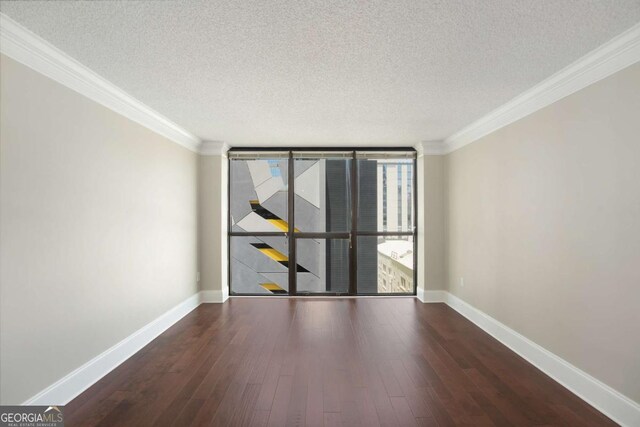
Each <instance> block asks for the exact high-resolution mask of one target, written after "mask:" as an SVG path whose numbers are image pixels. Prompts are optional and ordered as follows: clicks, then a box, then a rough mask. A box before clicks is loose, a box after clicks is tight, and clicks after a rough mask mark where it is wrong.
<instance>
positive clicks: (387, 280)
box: [358, 236, 415, 294]
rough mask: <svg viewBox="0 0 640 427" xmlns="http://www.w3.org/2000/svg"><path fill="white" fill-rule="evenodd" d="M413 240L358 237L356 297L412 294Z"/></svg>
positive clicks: (410, 237)
mask: <svg viewBox="0 0 640 427" xmlns="http://www.w3.org/2000/svg"><path fill="white" fill-rule="evenodd" d="M414 250H415V248H414V245H413V236H359V237H358V293H359V294H395V293H400V294H411V293H413V268H414V266H413V252H414Z"/></svg>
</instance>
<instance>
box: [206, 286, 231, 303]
mask: <svg viewBox="0 0 640 427" xmlns="http://www.w3.org/2000/svg"><path fill="white" fill-rule="evenodd" d="M228 299H229V289H223V290H221V291H200V300H201V302H203V303H209V302H215V303H220V302H225V301H226V300H228Z"/></svg>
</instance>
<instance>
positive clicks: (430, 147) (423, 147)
mask: <svg viewBox="0 0 640 427" xmlns="http://www.w3.org/2000/svg"><path fill="white" fill-rule="evenodd" d="M414 148H415V149H416V151H417V152H418V157H421V156H441V155H443V154H446V146H445V145H444V141H422V142H419V143H417V144H416V145H414Z"/></svg>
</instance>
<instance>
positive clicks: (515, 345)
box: [418, 288, 640, 427]
mask: <svg viewBox="0 0 640 427" xmlns="http://www.w3.org/2000/svg"><path fill="white" fill-rule="evenodd" d="M422 291H423V294H422V298H420V295H421V294H420V288H419V289H418V298H420V300H421V301H422V302H427V303H437V302H440V303H446V304H447V305H448V306H449V307H451V308H453V309H454V310H456V311H457V312H458V313H460V314H461V315H463V316H464V317H466V318H467V319H469V320H470V321H471V322H473V323H475V324H476V325H477V326H478V327H480V328H481V329H482V330H484V331H485V332H487V333H488V334H489V335H491V336H492V337H494V338H495V339H497V340H498V341H500V342H501V343H502V344H504V345H505V346H507V347H509V348H510V349H511V350H513V351H514V352H516V353H517V354H518V355H520V356H521V357H523V358H524V359H526V360H527V361H528V362H529V363H531V364H532V365H534V366H535V367H536V368H538V369H540V370H541V371H542V372H544V373H545V374H547V375H549V376H550V377H551V378H553V379H554V380H555V381H557V382H558V383H560V384H562V385H563V386H564V387H565V388H567V389H568V390H570V391H571V392H572V393H574V394H575V395H576V396H578V397H579V398H581V399H582V400H584V401H585V402H587V403H588V404H590V405H591V406H593V407H594V408H596V409H598V410H599V411H600V412H602V413H603V414H605V415H606V416H608V417H609V418H611V419H612V420H613V421H615V422H617V423H618V424H620V425H622V426H629V427H631V426H640V405H639V404H638V403H637V402H634V401H633V400H631V399H629V398H628V397H626V396H624V395H623V394H621V393H619V392H618V391H616V390H614V389H612V388H611V387H609V386H608V385H606V384H604V383H603V382H601V381H599V380H597V379H596V378H594V377H592V376H591V375H589V374H587V373H586V372H584V371H582V370H580V369H578V368H576V367H575V366H573V365H572V364H570V363H569V362H567V361H566V360H564V359H562V358H561V357H559V356H557V355H555V354H553V353H552V352H550V351H549V350H547V349H545V348H543V347H541V346H539V345H538V344H536V343H535V342H533V341H531V340H530V339H528V338H526V337H525V336H523V335H521V334H519V333H518V332H516V331H514V330H513V329H511V328H509V327H508V326H506V325H504V324H502V323H500V322H499V321H497V320H496V319H494V318H493V317H491V316H489V315H488V314H486V313H484V312H482V311H480V310H478V309H477V308H475V307H473V306H472V305H470V304H469V303H467V302H465V301H463V300H462V299H460V298H458V297H456V296H455V295H453V294H451V293H449V292H447V291H427V290H424V289H423V290H422Z"/></svg>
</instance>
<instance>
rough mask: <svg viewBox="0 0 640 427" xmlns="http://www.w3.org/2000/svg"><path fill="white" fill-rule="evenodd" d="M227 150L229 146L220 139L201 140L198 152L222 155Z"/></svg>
mask: <svg viewBox="0 0 640 427" xmlns="http://www.w3.org/2000/svg"><path fill="white" fill-rule="evenodd" d="M227 151H229V146H228V145H227V144H226V143H224V142H222V141H202V143H201V144H200V149H199V150H198V153H200V155H202V156H223V155H225V154H226V153H227Z"/></svg>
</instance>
